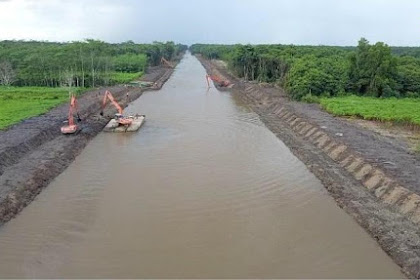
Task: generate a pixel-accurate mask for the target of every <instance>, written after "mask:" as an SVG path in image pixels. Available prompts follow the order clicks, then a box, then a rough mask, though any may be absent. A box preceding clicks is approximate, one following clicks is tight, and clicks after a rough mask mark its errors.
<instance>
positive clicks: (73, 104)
mask: <svg viewBox="0 0 420 280" xmlns="http://www.w3.org/2000/svg"><path fill="white" fill-rule="evenodd" d="M77 110H78V106H77V100H76V96H75V95H74V94H71V96H70V108H69V115H68V120H67V122H68V124H67V125H64V126H62V127H61V133H63V134H73V133H75V132H76V131H77V130H78V126H77V125H76V124H75V123H74V116H73V115H74V113H76V115H77V121H79V122H80V121H81V119H80V116H79V113H78V111H77Z"/></svg>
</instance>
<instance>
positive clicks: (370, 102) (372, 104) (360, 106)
mask: <svg viewBox="0 0 420 280" xmlns="http://www.w3.org/2000/svg"><path fill="white" fill-rule="evenodd" d="M319 102H320V104H321V106H322V107H323V108H324V109H325V110H326V111H327V112H329V113H331V114H334V115H337V116H356V117H359V118H362V119H366V120H377V121H384V122H388V121H389V122H394V123H402V124H411V125H415V126H420V99H419V98H401V99H397V98H372V97H360V96H344V97H333V98H320V100H319Z"/></svg>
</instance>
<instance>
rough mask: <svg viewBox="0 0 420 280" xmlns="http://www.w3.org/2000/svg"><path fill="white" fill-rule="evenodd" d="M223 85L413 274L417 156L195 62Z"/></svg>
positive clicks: (418, 267) (419, 184) (419, 183)
mask: <svg viewBox="0 0 420 280" xmlns="http://www.w3.org/2000/svg"><path fill="white" fill-rule="evenodd" d="M198 58H199V60H200V61H201V63H202V64H203V66H204V67H205V68H206V70H207V72H208V73H210V74H212V75H218V76H220V77H224V78H225V79H228V80H230V81H231V82H233V83H234V84H235V85H234V86H233V88H232V89H230V91H232V93H233V94H235V95H237V96H238V97H239V98H240V99H241V100H243V101H244V102H245V103H246V104H247V105H248V106H250V107H251V108H252V109H253V110H254V111H255V112H256V113H258V115H259V116H260V118H261V120H262V121H263V122H264V123H265V125H266V126H267V127H268V128H269V129H270V130H271V131H272V132H273V133H274V134H276V135H277V137H278V138H280V139H281V140H282V141H283V142H284V143H285V144H286V145H287V146H288V147H289V148H290V149H291V151H292V152H293V153H294V154H295V155H296V156H297V157H298V158H299V159H300V160H302V161H303V162H304V163H305V164H306V165H307V166H308V167H309V169H310V170H311V171H312V172H313V173H314V174H315V175H316V176H317V177H318V178H319V179H320V180H321V181H322V183H323V184H324V186H325V187H326V188H327V189H328V191H329V192H330V194H331V195H332V196H333V197H334V199H335V200H336V201H337V203H338V204H339V206H340V207H342V208H344V209H345V210H346V212H347V213H349V214H350V215H351V216H353V217H354V218H355V219H356V220H357V222H358V223H359V224H360V225H361V226H362V227H363V228H365V229H366V230H367V231H368V232H369V233H370V235H371V236H372V237H373V238H375V239H376V240H377V241H378V243H379V244H380V246H381V247H382V248H383V249H384V251H385V252H387V253H388V254H389V255H390V256H391V257H392V258H393V259H394V261H395V262H396V263H397V264H398V265H400V266H401V267H402V271H403V272H404V273H405V274H406V275H407V276H408V277H414V278H418V277H420V231H419V227H418V225H419V223H420V206H419V204H420V196H419V195H418V194H419V193H420V172H419V171H420V157H419V155H416V154H415V153H413V152H412V151H411V150H410V147H409V146H408V145H407V144H406V143H405V142H403V141H401V140H399V139H397V138H392V137H386V136H383V135H381V134H379V133H376V132H375V131H371V130H368V129H365V128H363V127H361V126H359V125H357V124H356V123H355V122H350V121H347V120H345V119H342V118H336V117H334V116H332V115H330V114H328V113H326V112H324V111H322V110H321V109H320V107H319V106H318V105H315V104H305V103H299V102H294V101H292V100H290V99H289V98H288V96H287V94H286V93H285V92H284V91H283V90H282V89H281V88H275V87H272V86H269V85H259V84H256V83H251V82H247V81H243V80H241V79H238V78H236V77H235V76H234V75H232V74H231V73H230V72H229V71H228V70H227V69H226V67H225V65H224V64H223V63H221V62H220V61H208V60H205V59H203V58H202V57H200V56H199V57H198Z"/></svg>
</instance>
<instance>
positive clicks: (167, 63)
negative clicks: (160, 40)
mask: <svg viewBox="0 0 420 280" xmlns="http://www.w3.org/2000/svg"><path fill="white" fill-rule="evenodd" d="M160 63H162V64H164V65H166V66H167V67H169V68H174V66H173V65H172V63H170V62H169V61H167V60H166V59H165V58H164V57H163V56H162V58H161V59H160Z"/></svg>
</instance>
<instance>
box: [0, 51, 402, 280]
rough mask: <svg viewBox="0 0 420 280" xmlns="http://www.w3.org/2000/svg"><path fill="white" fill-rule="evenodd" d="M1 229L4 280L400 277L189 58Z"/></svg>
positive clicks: (305, 172)
mask: <svg viewBox="0 0 420 280" xmlns="http://www.w3.org/2000/svg"><path fill="white" fill-rule="evenodd" d="M126 111H127V112H138V113H142V114H146V116H147V121H146V124H145V126H144V127H143V128H142V129H141V130H140V131H139V132H138V133H136V134H107V133H101V134H99V135H98V136H97V137H96V138H95V139H93V140H92V141H91V142H90V143H89V145H88V146H87V147H86V149H85V150H84V151H83V152H82V154H81V155H80V156H78V157H77V159H76V160H75V161H74V162H73V163H72V164H71V165H70V167H69V168H68V169H66V170H65V171H64V172H63V173H62V174H61V175H60V176H58V177H57V178H56V179H55V180H54V181H53V182H52V183H51V184H50V185H49V186H48V188H46V189H45V190H44V191H43V192H42V193H41V194H40V195H39V196H38V197H37V199H36V200H35V201H34V202H33V203H32V204H30V205H29V206H28V207H27V208H26V209H24V210H23V211H22V212H21V214H19V215H18V216H17V217H16V218H15V219H13V220H11V221H10V222H9V223H7V224H5V225H4V226H2V227H0V277H32V278H43V277H53V278H57V277H65V278H72V277H99V278H283V277H300V278H302V277H305V278H319V277H322V278H326V277H334V278H342V277H345V278H359V277H364V278H388V277H389V278H401V277H403V275H402V274H401V273H400V272H399V268H398V267H397V266H396V265H395V264H394V263H393V262H392V261H391V259H390V258H389V257H388V256H387V255H386V254H385V253H384V252H383V251H382V250H381V249H380V248H379V246H378V245H377V244H376V243H375V241H374V240H372V239H371V238H370V237H369V236H368V234H367V233H366V232H365V231H364V230H363V229H362V228H360V227H359V226H358V225H357V224H356V222H355V221H354V220H353V219H352V218H351V217H350V216H348V215H347V214H346V213H345V212H344V211H343V210H342V209H340V208H339V207H338V206H336V204H335V202H334V201H333V199H332V198H331V197H330V196H329V195H328V193H327V192H326V190H325V189H324V188H323V186H322V185H321V183H320V182H319V181H318V179H317V178H316V177H314V175H313V174H311V173H310V172H309V171H308V170H307V169H306V167H305V166H304V164H303V163H301V162H300V161H299V160H298V159H297V158H295V157H294V156H293V155H292V154H291V152H290V151H289V150H288V148H287V147H286V146H285V145H284V144H283V143H282V142H281V141H279V140H278V139H277V138H276V137H275V135H273V134H272V133H271V132H270V131H269V130H268V129H267V128H266V127H264V125H263V124H262V123H261V122H260V120H259V119H258V116H257V115H256V114H255V113H253V112H251V111H250V110H249V109H248V108H247V107H246V106H244V105H242V104H240V103H239V102H238V101H236V100H235V99H234V97H232V96H231V95H230V94H229V93H221V92H218V91H217V90H216V89H215V88H211V89H210V90H207V86H206V81H205V70H204V68H203V67H202V66H201V64H200V63H199V62H198V61H197V59H196V58H195V57H193V56H191V55H189V54H187V55H186V56H185V58H184V59H183V60H182V62H181V63H180V64H179V65H178V67H177V69H176V71H175V73H174V74H173V76H172V77H171V79H170V80H169V81H168V82H167V83H166V85H165V86H164V87H163V89H162V90H160V91H157V92H148V93H145V94H144V95H143V96H142V97H141V98H140V99H138V100H137V101H135V102H134V103H132V104H131V105H130V106H129V107H128V108H127V110H126Z"/></svg>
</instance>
